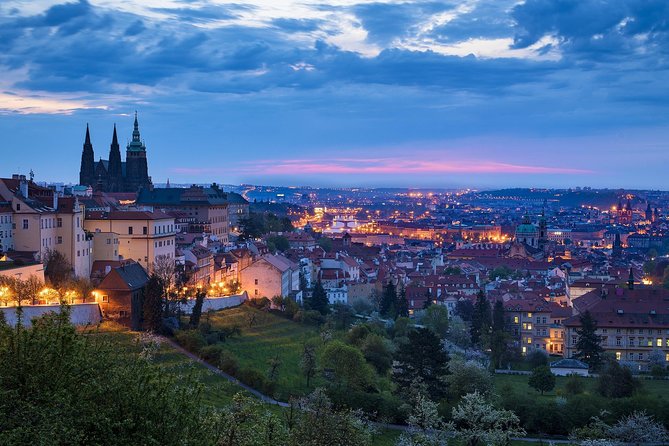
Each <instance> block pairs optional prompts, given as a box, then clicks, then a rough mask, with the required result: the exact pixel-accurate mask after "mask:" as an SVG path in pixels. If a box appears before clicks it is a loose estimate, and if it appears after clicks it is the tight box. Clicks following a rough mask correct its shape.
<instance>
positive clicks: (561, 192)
mask: <svg viewBox="0 0 669 446" xmlns="http://www.w3.org/2000/svg"><path fill="white" fill-rule="evenodd" d="M621 194H622V191H619V190H612V189H599V190H598V189H581V190H577V189H522V188H514V189H499V190H491V191H482V192H476V193H471V194H468V195H470V196H471V197H472V198H477V199H486V198H493V199H495V198H498V199H502V198H510V199H513V198H515V199H518V200H533V201H542V200H546V201H548V202H553V203H559V204H560V205H562V206H570V207H573V206H581V205H590V206H597V207H610V206H613V205H615V204H617V203H618V199H619V197H620V195H621Z"/></svg>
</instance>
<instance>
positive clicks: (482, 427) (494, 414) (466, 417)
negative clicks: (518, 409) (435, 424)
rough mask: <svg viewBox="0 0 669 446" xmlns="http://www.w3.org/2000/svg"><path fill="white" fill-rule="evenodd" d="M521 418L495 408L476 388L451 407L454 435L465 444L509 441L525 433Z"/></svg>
mask: <svg viewBox="0 0 669 446" xmlns="http://www.w3.org/2000/svg"><path fill="white" fill-rule="evenodd" d="M519 423H520V420H519V419H518V417H517V416H516V414H515V413H513V412H512V411H510V410H505V409H497V408H496V407H494V406H493V405H492V404H491V403H490V402H488V401H487V400H486V399H485V397H484V396H483V395H481V394H480V393H478V392H474V393H469V394H467V395H465V396H464V397H463V398H462V401H461V402H460V404H459V405H458V406H457V407H454V408H453V416H452V421H451V423H450V427H451V428H452V429H453V430H454V431H455V437H456V438H457V439H458V440H460V441H462V442H463V443H464V444H465V445H467V446H479V445H491V446H502V445H508V444H510V441H511V438H513V437H524V436H525V430H524V429H523V428H521V427H520V425H519Z"/></svg>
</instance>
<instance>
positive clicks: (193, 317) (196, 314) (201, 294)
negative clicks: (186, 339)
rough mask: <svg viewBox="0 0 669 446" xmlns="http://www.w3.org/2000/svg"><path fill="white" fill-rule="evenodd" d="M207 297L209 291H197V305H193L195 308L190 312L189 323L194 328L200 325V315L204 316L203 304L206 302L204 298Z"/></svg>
mask: <svg viewBox="0 0 669 446" xmlns="http://www.w3.org/2000/svg"><path fill="white" fill-rule="evenodd" d="M206 297H207V292H206V291H205V290H203V289H198V290H197V292H196V293H195V305H193V310H192V312H191V314H190V321H189V325H190V326H191V327H193V328H197V326H198V325H200V316H202V305H203V304H204V299H205V298H206Z"/></svg>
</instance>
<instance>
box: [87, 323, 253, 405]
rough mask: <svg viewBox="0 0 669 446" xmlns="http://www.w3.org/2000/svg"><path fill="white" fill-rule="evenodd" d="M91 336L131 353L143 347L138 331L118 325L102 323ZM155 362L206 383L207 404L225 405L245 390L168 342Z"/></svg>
mask: <svg viewBox="0 0 669 446" xmlns="http://www.w3.org/2000/svg"><path fill="white" fill-rule="evenodd" d="M90 336H99V337H101V338H103V339H104V340H106V341H109V342H111V343H113V344H114V346H115V347H117V348H120V349H122V350H124V351H126V352H127V353H128V354H138V353H139V352H140V350H141V348H140V347H139V345H138V344H137V341H136V339H137V333H135V332H130V331H127V330H125V329H119V328H118V327H114V326H111V327H110V326H105V324H103V325H102V327H101V329H100V331H98V332H95V333H93V334H91V335H90ZM153 361H154V362H155V363H156V364H157V365H159V366H160V367H161V368H163V369H164V370H165V372H166V373H169V374H175V375H181V376H184V375H188V374H192V376H193V377H194V378H195V379H197V381H199V382H200V383H202V385H203V386H204V393H203V399H204V401H205V403H207V404H211V405H212V406H214V407H218V408H220V407H224V406H226V405H228V404H229V403H230V402H231V401H232V397H233V396H234V395H235V394H236V393H238V392H244V390H243V389H241V388H239V387H238V386H236V385H234V384H232V383H230V382H229V381H227V380H226V379H225V378H222V377H220V376H218V375H216V374H215V373H212V372H211V371H210V370H209V369H207V368H206V367H204V366H203V365H201V364H199V363H195V362H193V361H191V360H190V359H189V358H188V357H186V356H185V355H183V354H182V353H180V352H178V351H177V350H175V349H174V348H173V347H172V346H171V345H169V344H167V343H163V344H162V345H161V346H160V348H159V350H158V352H157V354H156V356H155V357H154V359H153Z"/></svg>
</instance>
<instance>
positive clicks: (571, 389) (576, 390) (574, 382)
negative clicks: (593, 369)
mask: <svg viewBox="0 0 669 446" xmlns="http://www.w3.org/2000/svg"><path fill="white" fill-rule="evenodd" d="M564 390H565V392H567V395H579V394H581V393H583V392H584V390H585V383H584V382H583V378H581V377H580V376H578V375H576V374H574V373H571V374H569V376H567V381H566V382H565V383H564Z"/></svg>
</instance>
